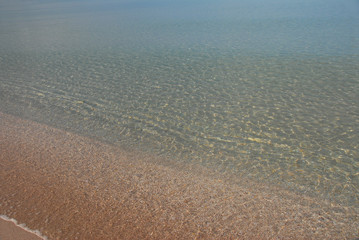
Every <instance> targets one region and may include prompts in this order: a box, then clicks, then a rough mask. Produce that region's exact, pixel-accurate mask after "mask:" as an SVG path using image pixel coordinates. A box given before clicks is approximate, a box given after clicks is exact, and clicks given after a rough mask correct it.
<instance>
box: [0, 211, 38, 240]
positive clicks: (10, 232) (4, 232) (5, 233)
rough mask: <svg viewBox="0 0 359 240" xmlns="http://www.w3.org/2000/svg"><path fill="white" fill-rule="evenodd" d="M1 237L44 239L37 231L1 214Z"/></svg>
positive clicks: (3, 239)
mask: <svg viewBox="0 0 359 240" xmlns="http://www.w3.org/2000/svg"><path fill="white" fill-rule="evenodd" d="M0 239H1V240H43V239H45V238H42V237H40V236H39V235H37V234H36V233H35V232H32V231H31V230H28V229H27V228H26V227H23V226H19V225H18V224H17V222H16V221H15V220H11V219H7V218H3V217H1V216H0Z"/></svg>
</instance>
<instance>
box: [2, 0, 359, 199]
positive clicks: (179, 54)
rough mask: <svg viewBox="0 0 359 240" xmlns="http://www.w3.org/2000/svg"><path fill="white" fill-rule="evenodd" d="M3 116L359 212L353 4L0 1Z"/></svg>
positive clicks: (358, 52)
mask: <svg viewBox="0 0 359 240" xmlns="http://www.w3.org/2000/svg"><path fill="white" fill-rule="evenodd" d="M0 111H3V112H7V113H11V114H15V115H17V116H21V117H24V118H29V119H32V120H36V121H39V122H43V123H46V124H49V125H52V126H56V127H59V128H62V129H67V130H70V131H75V132H77V133H80V134H83V135H87V136H92V137H95V138H97V139H101V140H103V141H107V142H110V143H114V144H118V145H120V146H122V147H128V148H135V149H140V150H143V151H149V152H153V153H156V154H159V155H163V156H167V157H169V158H170V159H174V160H176V161H184V162H192V163H198V164H203V165H206V166H208V167H211V168H217V169H219V170H221V171H226V172H230V173H234V174H237V175H238V176H246V177H250V178H253V179H256V180H259V181H266V182H270V183H272V184H279V185H281V186H284V187H286V188H290V189H293V190H295V191H300V192H303V193H307V194H311V195H317V196H320V197H322V198H327V199H331V200H335V201H338V202H341V203H343V204H345V205H352V206H353V205H356V206H359V1H355V0H347V1H336V0H314V1H313V0H310V1H309V0H300V1H299V0H293V1H285V0H269V1H264V0H263V1H262V0H253V1H237V0H232V1H231V0H224V1H214V0H206V1H204V0H197V1H196V0H194V1H187V0H183V1H180V0H172V1H171V0H147V1H141V0H128V1H123V0H120V1H107V0H105V1H100V0H94V1H71V0H70V1H59V0H54V1H48V2H47V1H40V0H34V1H19V0H14V1H0ZM0 121H1V120H0Z"/></svg>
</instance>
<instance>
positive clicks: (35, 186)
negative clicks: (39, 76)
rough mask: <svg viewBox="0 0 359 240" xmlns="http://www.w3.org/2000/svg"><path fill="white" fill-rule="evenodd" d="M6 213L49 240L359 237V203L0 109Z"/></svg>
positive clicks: (1, 198)
mask: <svg viewBox="0 0 359 240" xmlns="http://www.w3.org/2000/svg"><path fill="white" fill-rule="evenodd" d="M0 153H1V154H0V193H1V194H0V215H6V216H8V217H9V218H14V219H16V220H17V221H18V222H19V223H24V224H26V226H27V227H28V228H30V229H34V230H39V231H40V232H41V233H42V234H43V235H45V236H47V238H48V239H355V238H356V237H359V232H358V231H359V211H358V209H357V208H353V207H351V208H349V207H345V206H341V205H339V204H336V203H334V202H329V201H324V200H320V199H315V198H312V197H309V196H305V195H300V194H298V193H293V192H290V191H287V190H285V189H282V188H279V187H276V186H272V185H266V184H264V183H256V182H253V181H249V180H247V179H237V178H235V177H233V176H229V175H224V174H222V173H217V172H215V171H213V170H210V169H207V168H204V167H201V166H197V165H189V164H187V165H181V164H176V165H174V164H166V161H165V160H163V159H161V158H159V157H156V156H151V155H150V154H144V153H140V152H136V151H128V150H127V151H124V150H122V149H120V148H119V147H118V146H113V145H110V144H105V143H102V142H99V141H97V140H94V139H90V138H87V137H82V136H79V135H77V134H74V133H70V132H66V131H63V130H59V129H55V128H52V127H49V126H46V125H43V124H39V123H35V122H32V121H29V120H23V119H20V118H17V117H14V116H11V115H8V114H4V113H0Z"/></svg>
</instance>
